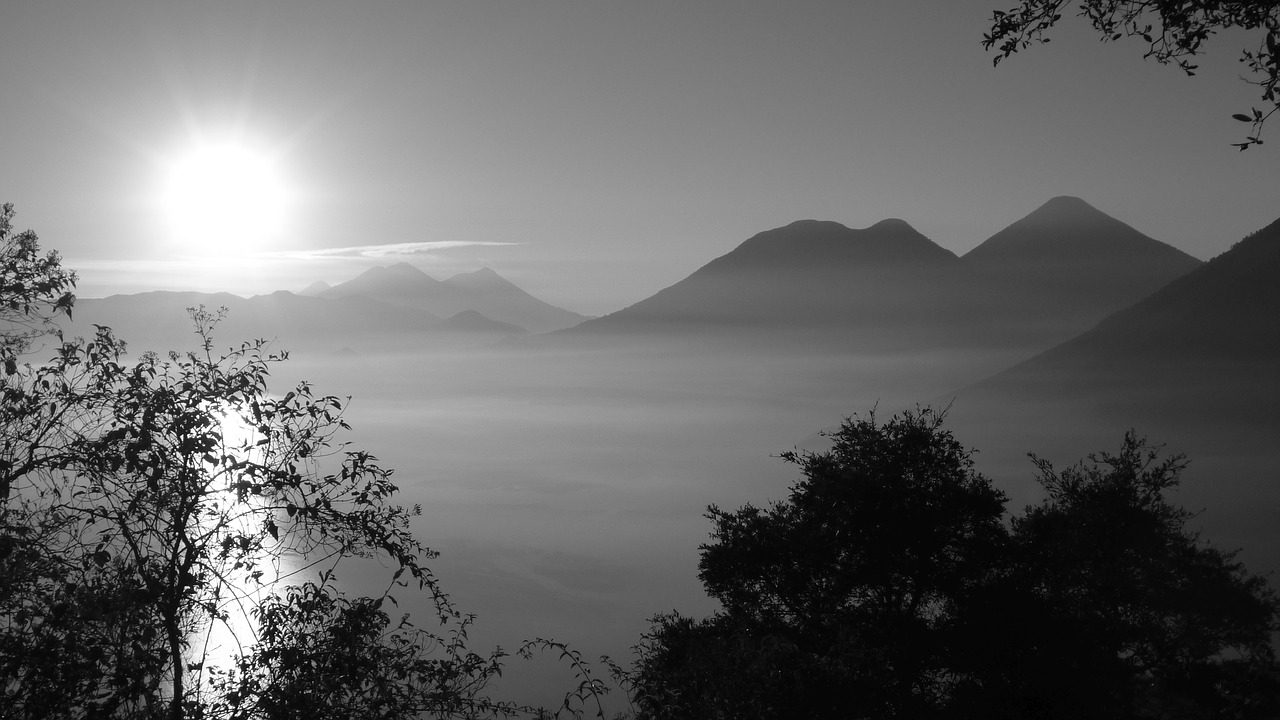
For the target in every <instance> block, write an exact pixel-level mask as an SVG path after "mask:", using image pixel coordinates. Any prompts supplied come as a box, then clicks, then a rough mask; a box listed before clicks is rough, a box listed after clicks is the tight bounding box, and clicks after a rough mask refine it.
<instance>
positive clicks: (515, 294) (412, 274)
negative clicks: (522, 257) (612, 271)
mask: <svg viewBox="0 0 1280 720" xmlns="http://www.w3.org/2000/svg"><path fill="white" fill-rule="evenodd" d="M318 296H319V297H325V298H343V297H356V296H360V297H367V298H370V299H373V300H377V301H379V302H384V303H390V304H394V305H401V306H405V307H411V308H417V309H419V310H425V311H427V312H430V313H432V314H433V315H438V316H440V317H451V316H453V315H456V314H458V313H460V312H462V311H464V310H474V311H476V312H478V313H480V314H482V315H484V316H485V317H488V318H490V319H493V320H496V321H498V322H505V323H510V324H512V325H518V326H520V327H521V328H525V329H527V330H529V331H531V332H548V331H551V330H559V329H562V328H566V327H571V326H573V325H576V324H578V323H580V322H582V321H583V320H585V319H587V318H586V316H584V315H579V314H578V313H575V312H571V311H569V310H565V309H563V308H559V307H556V306H554V305H551V304H549V303H546V302H543V301H542V300H539V299H537V298H535V297H533V296H532V295H530V294H528V293H526V292H525V291H524V290H521V289H520V288H519V287H516V286H515V285H513V284H511V283H510V282H508V281H507V280H505V279H503V278H502V277H501V276H500V275H498V274H497V273H496V272H494V271H493V270H490V269H488V268H485V269H483V270H478V271H476V272H474V273H466V274H462V275H457V276H454V277H452V278H449V279H448V280H445V281H440V280H436V279H435V278H433V277H431V276H430V275H427V274H426V273H424V272H422V271H421V270H419V269H418V268H416V267H414V266H413V265H410V264H408V263H396V264H395V265H391V266H389V267H375V268H370V269H369V270H366V271H365V272H364V273H362V274H360V275H359V276H357V277H355V278H354V279H352V280H348V281H347V282H344V283H339V284H338V285H334V286H333V287H330V288H328V289H326V290H323V291H321V292H319V293H318Z"/></svg>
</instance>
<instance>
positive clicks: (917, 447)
mask: <svg viewBox="0 0 1280 720" xmlns="http://www.w3.org/2000/svg"><path fill="white" fill-rule="evenodd" d="M941 423H942V415H941V414H940V413H935V412H933V411H930V410H922V411H918V412H915V413H906V414H904V415H902V416H899V417H895V418H894V419H892V420H891V421H889V422H888V423H885V424H884V425H878V424H877V423H876V422H875V419H874V417H872V418H868V419H864V420H851V421H846V422H845V424H844V425H843V426H842V427H841V429H840V430H839V431H838V432H837V433H835V435H834V436H833V438H834V445H833V447H832V449H831V450H830V451H827V452H824V453H803V454H800V453H787V454H785V455H784V457H786V458H787V459H788V460H789V461H791V462H795V463H797V464H799V465H800V466H801V469H802V471H803V473H804V476H805V477H804V479H803V480H801V481H800V482H799V483H797V484H796V485H795V486H793V488H792V491H791V494H790V496H789V498H788V500H787V501H786V502H782V503H775V504H774V505H773V506H772V507H771V508H770V509H768V510H760V509H758V508H755V507H753V506H751V505H748V506H746V507H744V508H742V509H740V510H738V511H737V512H735V513H726V512H723V511H721V510H719V509H718V508H715V507H714V506H713V507H712V508H711V509H710V512H709V514H708V517H709V518H710V519H711V520H712V523H713V525H714V529H713V531H712V538H713V542H712V543H710V544H707V545H704V546H703V547H702V562H701V575H700V576H701V578H702V580H703V583H704V584H705V585H706V587H707V591H708V593H709V594H710V595H712V596H713V597H715V598H716V599H718V600H720V602H721V603H722V605H723V606H724V610H723V612H720V613H717V614H716V615H714V616H713V617H711V618H708V619H705V620H694V619H691V618H687V617H683V616H681V615H679V614H674V613H673V614H670V615H662V616H658V617H656V618H654V624H653V626H652V628H651V629H650V631H649V633H648V634H646V635H645V637H644V638H643V639H642V641H641V643H640V645H639V646H638V648H637V651H638V660H637V664H636V668H635V673H634V676H633V679H634V682H635V685H634V687H635V695H636V700H637V705H638V708H639V714H640V717H642V718H793V717H794V718H802V717H859V718H897V717H910V718H928V717H935V718H944V717H945V718H970V717H990V718H1027V717H1036V718H1064V719H1065V718H1081V717H1090V718H1207V717H1232V718H1270V717H1275V716H1276V714H1277V712H1278V711H1280V704H1278V702H1280V684H1278V680H1280V672H1278V670H1277V665H1276V661H1275V655H1274V650H1273V647H1272V645H1271V633H1272V631H1273V630H1275V629H1276V620H1277V612H1278V610H1280V608H1278V606H1277V601H1276V598H1275V596H1274V594H1273V593H1272V591H1271V590H1270V588H1268V586H1267V585H1266V583H1265V581H1264V580H1263V579H1262V578H1260V577H1258V576H1255V575H1251V574H1249V573H1248V572H1247V571H1246V570H1245V568H1244V567H1243V566H1242V565H1241V564H1240V563H1239V562H1237V561H1235V560H1234V559H1233V556H1232V555H1231V554H1230V553H1224V552H1222V551H1220V550H1217V549H1215V548H1213V547H1211V546H1209V545H1206V544H1205V543H1203V542H1201V541H1200V539H1199V537H1198V536H1197V535H1196V534H1195V533H1194V532H1191V531H1190V530H1188V529H1187V527H1186V524H1187V522H1188V521H1189V520H1190V519H1191V517H1192V516H1191V514H1190V513H1188V512H1187V511H1186V510H1185V509H1183V508H1181V507H1179V506H1177V505H1174V504H1172V503H1170V502H1169V501H1168V500H1167V499H1166V498H1165V495H1164V493H1165V492H1166V491H1167V490H1169V489H1170V488H1173V487H1174V486H1176V485H1177V482H1178V476H1179V473H1180V471H1181V470H1182V468H1183V467H1184V465H1185V462H1184V460H1183V459H1182V458H1181V457H1180V456H1174V457H1170V458H1167V459H1160V454H1159V452H1158V449H1157V448H1152V447H1150V446H1148V445H1147V444H1145V443H1144V442H1143V441H1142V440H1140V439H1138V438H1136V437H1135V436H1134V435H1132V434H1130V435H1128V436H1126V438H1125V441H1124V444H1123V446H1122V448H1121V450H1120V452H1119V453H1118V454H1114V455H1113V454H1109V453H1103V454H1100V455H1098V456H1091V458H1090V462H1089V463H1088V464H1081V465H1078V466H1075V467H1072V468H1069V469H1067V470H1064V471H1062V472H1057V471H1055V470H1054V469H1053V468H1052V466H1050V465H1049V464H1048V463H1047V462H1044V461H1040V460H1037V461H1036V463H1037V467H1038V469H1039V471H1040V481H1041V482H1042V484H1043V485H1044V487H1045V489H1046V491H1047V493H1048V497H1047V499H1046V500H1045V501H1044V502H1043V503H1041V504H1040V505H1037V506H1033V507H1029V508H1027V510H1026V512H1025V513H1024V514H1023V515H1022V516H1019V517H1015V518H1013V519H1012V521H1011V523H1010V524H1009V526H1008V527H1006V526H1005V525H1004V524H1002V522H1001V518H1002V516H1003V513H1004V497H1003V495H1002V494H1001V493H1000V492H999V491H998V490H995V489H994V488H992V487H991V485H990V483H989V482H988V481H987V480H986V479H985V478H982V477H981V476H980V475H977V474H975V473H974V472H973V470H972V469H971V462H970V459H969V458H970V453H969V451H968V450H966V449H964V448H963V447H962V446H960V445H959V444H958V443H956V441H955V440H954V439H953V438H952V437H951V435H950V433H949V432H946V431H944V430H942V428H941Z"/></svg>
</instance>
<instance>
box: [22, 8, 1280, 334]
mask: <svg viewBox="0 0 1280 720" xmlns="http://www.w3.org/2000/svg"><path fill="white" fill-rule="evenodd" d="M1005 5H1006V3H1004V2H1001V1H1000V0H963V1H959V0H928V1H926V0H912V1H909V2H856V1H854V0H844V1H842V2H802V1H799V0H790V1H788V2H754V1H750V0H731V1H724V2H720V1H715V0H697V1H696V2H690V1H689V0H671V1H665V0H632V1H631V2H620V1H609V2H605V1H596V2H588V1H586V0H578V1H563V2H562V1H555V2H552V1H545V2H544V1H533V0H528V1H525V2H514V1H511V2H480V1H477V0H467V1H466V2H461V1H459V2H425V1H423V2H399V3H385V2H359V3H356V2H349V3H333V2H318V1H316V0H308V1H307V2H272V3H267V2H249V3H235V2H216V3H213V2H203V3H175V2H155V3H147V2H92V3H91V2H51V1H48V0H45V1H42V2H25V3H6V4H5V5H4V8H3V9H0V89H2V92H0V118H2V120H0V123H2V124H0V128H3V130H2V132H0V162H3V170H2V171H0V200H3V201H7V202H13V203H15V204H16V205H17V209H18V218H17V223H18V225H19V227H21V228H26V227H30V228H33V229H35V230H37V232H38V233H39V234H40V236H41V238H42V241H43V244H44V246H45V247H49V248H57V249H59V250H60V251H61V252H62V253H63V255H64V256H65V257H66V259H67V262H68V264H69V265H71V266H72V267H76V268H79V269H80V272H81V294H83V295H87V296H94V295H102V294H106V293H111V292H121V291H124V292H134V291H139V290H145V289H157V288H167V289H177V288H189V289H226V290H231V291H233V292H238V293H241V294H250V293H254V292H266V291H270V290H274V289H281V288H283V289H295V290H296V289H300V288H301V287H302V286H304V285H306V284H308V283H309V282H310V281H312V280H315V279H325V280H328V281H330V282H335V281H341V280H344V279H347V278H348V277H351V276H353V275H355V274H357V273H358V272H360V271H361V270H362V269H363V268H365V267H367V266H368V265H370V264H373V263H379V264H386V263H388V262H392V261H397V260H409V261H411V262H414V263H415V264H417V265H419V266H420V267H422V268H423V269H424V270H426V271H427V272H429V273H431V274H433V275H435V276H436V277H440V278H443V277H447V276H448V275H450V274H453V273H455V272H460V271H469V270H474V269H476V268H477V267H480V266H482V265H488V266H491V267H493V268H494V269H495V270H497V271H498V272H500V273H502V274H503V275H504V276H506V277H508V278H509V279H511V280H513V281H514V282H516V283H518V284H520V285H521V286H523V287H525V288H526V289H527V290H529V291H531V292H533V293H534V294H535V295H538V296H540V297H542V298H544V299H547V300H549V301H551V302H553V303H556V304H559V305H562V306H565V307H567V308H570V309H572V310H577V311H580V312H585V313H592V314H600V313H605V312H610V311H612V310H615V309H618V308H620V307H622V306H624V305H627V304H630V303H632V302H635V301H637V300H639V299H641V298H643V297H645V296H647V295H650V294H652V293H653V292H655V291H657V290H659V289H660V288H662V287H664V286H666V285H669V284H671V283H673V282H675V281H676V280H679V279H680V278H682V277H684V276H685V275H687V274H688V273H689V272H691V271H692V270H694V269H696V268H697V267H698V266H700V265H702V264H703V263H705V262H706V261H708V260H710V259H711V258H713V257H716V256H718V255H721V254H723V253H725V252H727V251H728V250H730V249H732V248H733V247H734V246H735V245H737V244H738V243H739V242H741V241H742V240H744V239H746V238H747V237H749V236H751V235H753V234H755V233H756V232H759V231H761V230H765V229H769V228H772V227H776V226H779V225H783V224H786V223H788V222H791V221H793V220H797V219H801V218H818V219H828V220H836V221H839V222H842V223H845V224H846V225H849V226H851V227H865V226H868V225H871V224H873V223H875V222H876V221H878V220H881V219H883V218H886V217H901V218H904V219H906V220H907V221H908V222H910V223H911V224H912V225H914V226H915V227H916V228H917V229H919V230H920V231H921V232H923V233H925V234H926V235H928V236H929V237H930V238H932V239H933V240H935V241H936V242H938V243H940V244H942V245H943V246H945V247H948V248H950V249H952V250H954V251H956V252H964V251H966V250H968V249H969V248H971V247H973V246H974V245H976V244H977V243H979V242H981V241H982V240H983V239H985V238H986V237H988V236H990V235H991V234H993V233H995V232H996V231H998V230H999V229H1001V228H1002V227H1004V226H1005V225H1007V224H1009V223H1011V222H1013V221H1014V220H1016V219H1018V218H1019V217H1021V216H1023V215H1025V214H1026V213H1028V212H1030V211H1031V210H1033V209H1034V208H1035V207H1036V206H1038V205H1039V204H1041V203H1042V202H1044V201H1045V200H1047V199H1048V198H1049V197H1051V196H1054V195H1062V194H1069V195H1078V196H1081V197H1083V198H1085V199H1086V200H1087V201H1089V202H1090V203H1091V204H1093V205H1094V206H1096V207H1098V208H1099V209H1101V210H1103V211H1105V212H1108V213H1110V214H1112V215H1114V216H1116V217H1118V218H1119V219H1121V220H1124V221H1125V222H1128V223H1129V224H1131V225H1133V226H1134V227H1136V228H1137V229H1139V230H1141V231H1143V232H1145V233H1147V234H1148V235H1151V236H1153V237H1155V238H1157V239H1160V240H1163V241H1165V242H1168V243H1170V244H1173V245H1175V246H1177V247H1179V248H1182V249H1184V250H1186V251H1188V252H1190V253H1192V254H1193V255H1196V256H1198V257H1201V258H1208V257H1210V256H1212V255H1215V254H1217V253H1219V252H1221V251H1223V250H1225V249H1226V248H1227V247H1229V246H1230V245H1231V243H1233V242H1235V241H1236V240H1238V239H1240V238H1241V237H1242V236H1243V235H1245V234H1247V233H1249V232H1251V231H1253V230H1256V229H1258V228H1260V227H1262V226H1263V225H1265V224H1267V223H1269V222H1270V221H1272V220H1274V219H1276V217H1277V216H1280V202H1278V200H1280V197H1278V196H1280V182H1277V181H1276V177H1277V174H1276V170H1277V168H1280V155H1277V154H1276V153H1277V152H1280V148H1274V149H1273V147H1272V144H1268V145H1265V146H1263V147H1261V148H1255V149H1252V150H1250V151H1247V152H1244V153H1239V152H1237V151H1236V150H1234V149H1233V148H1231V147H1230V143H1231V142H1234V141H1236V140H1238V139H1240V136H1242V134H1243V132H1244V130H1245V129H1246V126H1245V125H1243V124H1242V123H1238V122H1235V121H1233V120H1231V119H1230V115H1231V113H1234V112H1241V111H1246V110H1247V109H1248V108H1249V107H1250V106H1251V105H1252V104H1253V103H1254V100H1255V98H1254V93H1253V88H1252V87H1250V86H1247V85H1245V84H1244V83H1242V82H1240V81H1239V80H1238V79H1237V75H1238V74H1239V72H1240V69H1241V66H1240V65H1239V63H1238V62H1237V61H1236V58H1237V56H1238V52H1239V49H1240V47H1241V45H1242V43H1241V41H1240V39H1239V38H1238V37H1231V36H1223V37H1219V38H1216V39H1215V40H1214V41H1212V42H1211V44H1210V45H1209V51H1210V56H1209V57H1208V58H1206V59H1205V60H1204V61H1203V62H1202V71H1201V73H1200V75H1199V76H1197V77H1194V78H1187V77H1185V76H1184V75H1183V74H1182V73H1181V72H1180V71H1178V70H1177V69H1176V68H1172V67H1161V66H1159V65H1156V64H1155V63H1153V62H1144V61H1143V60H1142V59H1141V53H1142V47H1141V45H1140V44H1138V43H1133V42H1120V43H1115V44H1110V45H1104V44H1100V43H1098V42H1097V40H1096V39H1095V37H1094V36H1093V34H1092V31H1091V30H1089V29H1088V28H1087V27H1086V26H1085V25H1084V24H1083V22H1082V21H1078V20H1075V19H1072V18H1067V19H1064V23H1063V27H1062V28H1060V31H1059V32H1058V33H1057V34H1056V35H1055V36H1054V42H1052V43H1050V44H1049V45H1045V46H1042V47H1037V48H1033V49H1032V50H1030V51H1028V52H1026V53H1024V54H1021V55H1019V56H1016V57H1014V58H1012V59H1010V60H1009V61H1007V62H1005V63H1003V64H1002V65H1001V66H1000V67H999V68H993V67H992V66H991V55H990V54H989V53H986V52H984V51H983V49H982V47H981V38H982V33H983V31H984V30H985V29H986V28H987V23H988V18H989V16H990V14H991V11H992V10H993V9H997V8H1002V7H1005ZM1273 132H1275V133H1277V135H1276V142H1275V143H1274V144H1275V145H1277V146H1280V128H1273ZM201 144H204V145H209V144H213V145H217V146H220V147H225V146H227V144H234V145H235V146H237V147H241V148H245V152H246V153H249V154H250V155H252V156H253V157H255V158H258V159H259V160H261V161H262V162H269V163H271V164H272V167H273V172H274V173H275V175H276V177H277V178H278V187H277V188H276V189H275V190H272V191H271V192H267V191H265V190H262V191H258V190H255V189H254V187H253V181H252V179H251V178H247V177H246V178H245V180H244V183H243V186H244V188H247V189H246V190H245V193H246V198H247V200H246V201H245V203H240V202H239V201H237V202H229V203H227V204H228V205H230V206H228V207H226V208H225V217H226V218H228V219H227V220H224V221H223V222H224V223H228V224H227V225H226V226H225V227H222V230H223V231H224V232H225V233H226V234H229V235H238V236H240V240H238V241H235V242H228V243H227V244H225V245H223V246H220V247H218V248H210V247H207V240H206V241H204V242H205V244H206V246H204V247H202V244H201V241H197V240H195V239H194V236H192V235H189V234H182V233H179V232H178V231H177V230H175V225H174V224H173V223H171V222H169V221H168V220H166V217H167V216H166V214H165V207H166V204H165V201H164V200H163V197H165V192H166V190H165V188H166V187H167V186H166V182H168V181H167V180H166V178H167V177H169V174H168V173H170V172H171V171H172V170H171V168H172V166H173V164H174V163H175V162H177V160H178V159H179V158H182V157H185V156H187V155H188V154H189V153H190V152H192V150H193V149H194V148H196V147H199V146H201ZM242 189H243V188H242ZM273 193H278V195H279V197H278V199H272V200H269V205H270V207H269V208H268V209H269V210H270V211H271V213H273V219H272V222H271V223H270V229H271V232H270V233H264V232H258V231H249V230H246V231H245V232H243V233H242V232H240V230H239V228H243V227H245V226H246V225H265V224H266V223H265V222H264V221H259V220H255V218H259V215H257V214H254V213H253V212H249V213H243V212H241V211H240V210H241V208H239V207H237V206H240V205H244V204H248V203H250V202H256V201H257V200H261V199H262V198H266V197H268V196H269V197H271V198H276V194H273ZM255 212H257V211H255ZM231 223H235V224H231ZM220 227H221V226H220ZM388 246H389V247H388ZM379 248H381V249H379Z"/></svg>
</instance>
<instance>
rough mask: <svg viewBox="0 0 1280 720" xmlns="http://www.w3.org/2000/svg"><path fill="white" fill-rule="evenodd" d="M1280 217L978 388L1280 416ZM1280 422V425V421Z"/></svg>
mask: <svg viewBox="0 0 1280 720" xmlns="http://www.w3.org/2000/svg"><path fill="white" fill-rule="evenodd" d="M1277 277H1280V220H1277V221H1276V222H1274V223H1272V224H1270V225H1268V226H1267V227H1265V228H1263V229H1262V230H1259V231H1258V232H1256V233H1253V234H1252V235H1250V236H1249V237H1247V238H1245V239H1244V240H1241V241H1240V242H1238V243H1236V244H1235V245H1234V246H1233V247H1232V248H1231V249H1230V250H1228V251H1227V252H1225V253H1223V254H1221V255H1219V256H1218V257H1216V258H1214V259H1213V260H1210V261H1209V262H1208V263H1205V264H1203V265H1202V266H1200V267H1199V268H1197V269H1195V270H1193V271H1192V272H1190V273H1187V274H1186V275H1184V276H1182V277H1180V278H1177V279H1175V280H1174V281H1172V282H1170V283H1169V284H1168V285H1166V286H1164V287H1163V288H1161V289H1160V290H1158V291H1156V292H1155V293H1153V294H1151V295H1150V296H1148V297H1147V298H1145V299H1143V300H1141V301H1139V302H1137V303H1135V304H1133V305H1132V306H1130V307H1128V308H1125V309H1123V310H1120V311H1118V312H1116V313H1114V314H1112V315H1110V316H1108V317H1107V318H1105V319H1104V320H1103V321H1101V322H1099V323H1098V324H1097V325H1096V326H1095V327H1093V328H1092V329H1090V330H1089V331H1087V332H1085V333H1083V334H1081V335H1080V336H1078V337H1076V338H1073V339H1072V340H1070V341H1067V342H1065V343H1062V344H1061V345H1058V346H1057V347H1054V348H1052V349H1050V350H1048V351H1046V352H1044V353H1042V354H1040V355H1038V356H1036V357H1034V358H1032V359H1030V360H1027V361H1026V362H1024V363H1021V364H1019V365H1017V366H1016V367H1013V368H1011V369H1009V370H1008V371H1006V372H1003V373H1001V374H999V375H997V376H995V377H993V378H990V379H988V380H987V381H984V382H983V383H981V384H979V385H977V386H975V388H973V389H972V392H973V393H976V394H977V395H979V396H995V395H1000V396H1005V397H1016V398H1023V399H1033V398H1040V399H1045V400H1062V399H1064V398H1065V397H1066V396H1073V397H1075V398H1076V399H1078V400H1079V401H1080V402H1092V403H1094V404H1096V405H1098V406H1109V407H1114V408H1115V409H1116V410H1117V411H1118V412H1123V413H1126V414H1129V415H1134V414H1136V413H1138V412H1139V411H1140V412H1141V413H1142V414H1143V415H1145V416H1150V417H1152V418H1156V417H1158V416H1163V417H1164V418H1165V419H1167V418H1168V417H1169V415H1168V414H1169V413H1173V414H1175V415H1180V416H1182V417H1184V418H1185V419H1188V420H1190V419H1193V418H1194V416H1196V415H1197V414H1201V413H1205V412H1207V411H1209V410H1210V409H1211V408H1220V409H1221V408H1226V409H1229V415H1230V416H1231V417H1233V418H1235V419H1237V420H1244V419H1248V421H1249V422H1252V423H1264V424H1272V425H1275V424H1277V421H1276V420H1275V419H1274V418H1275V417H1276V412H1275V403H1276V402H1280V381H1277V378H1280V322H1278V321H1277V318H1280V284H1277V283H1276V278H1277ZM1278 429H1280V427H1278Z"/></svg>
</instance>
